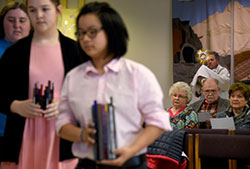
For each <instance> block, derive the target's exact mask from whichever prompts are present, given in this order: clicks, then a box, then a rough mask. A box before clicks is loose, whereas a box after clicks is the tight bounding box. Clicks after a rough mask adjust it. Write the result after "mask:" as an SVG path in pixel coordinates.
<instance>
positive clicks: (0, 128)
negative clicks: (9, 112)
mask: <svg viewBox="0 0 250 169" xmlns="http://www.w3.org/2000/svg"><path fill="white" fill-rule="evenodd" d="M6 119H7V116H6V115H5V114H3V113H1V112H0V136H3V135H4V131H5V126H6Z"/></svg>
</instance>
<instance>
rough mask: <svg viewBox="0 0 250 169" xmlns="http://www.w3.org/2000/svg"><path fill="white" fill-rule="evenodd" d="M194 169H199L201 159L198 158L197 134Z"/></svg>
mask: <svg viewBox="0 0 250 169" xmlns="http://www.w3.org/2000/svg"><path fill="white" fill-rule="evenodd" d="M195 169H201V159H200V157H199V134H195Z"/></svg>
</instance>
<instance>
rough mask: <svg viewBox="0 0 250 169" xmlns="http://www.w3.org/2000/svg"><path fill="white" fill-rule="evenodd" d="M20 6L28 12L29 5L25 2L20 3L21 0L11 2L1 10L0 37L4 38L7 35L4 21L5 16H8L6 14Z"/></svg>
mask: <svg viewBox="0 0 250 169" xmlns="http://www.w3.org/2000/svg"><path fill="white" fill-rule="evenodd" d="M18 8H20V9H21V10H23V11H24V12H25V13H26V14H27V7H26V6H25V5H24V4H23V3H20V2H10V3H8V4H7V5H6V6H4V7H3V9H2V10H1V13H0V38H4V36H5V33H4V25H3V22H4V18H5V16H6V14H7V13H8V12H9V11H10V10H12V9H18ZM27 15H28V14H27Z"/></svg>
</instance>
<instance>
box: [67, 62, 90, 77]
mask: <svg viewBox="0 0 250 169" xmlns="http://www.w3.org/2000/svg"><path fill="white" fill-rule="evenodd" d="M87 63H88V62H84V63H82V64H80V65H78V66H76V67H74V68H73V69H71V70H70V71H69V72H68V73H67V75H68V76H75V75H78V74H83V73H84V71H85V69H86V66H87Z"/></svg>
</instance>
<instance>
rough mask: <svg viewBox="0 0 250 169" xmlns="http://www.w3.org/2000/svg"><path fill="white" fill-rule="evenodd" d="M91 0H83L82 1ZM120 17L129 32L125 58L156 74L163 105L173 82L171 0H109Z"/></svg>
mask: <svg viewBox="0 0 250 169" xmlns="http://www.w3.org/2000/svg"><path fill="white" fill-rule="evenodd" d="M91 1H94V0H85V3H88V2H91ZM107 2H109V3H110V4H111V5H112V6H113V7H114V8H115V9H116V10H117V11H118V12H119V13H120V15H121V16H122V18H123V19H124V21H125V23H126V26H127V28H128V31H129V35H130V40H129V50H128V53H127V54H126V56H125V57H127V58H130V59H132V60H135V61H138V62H140V63H142V64H144V65H146V66H147V67H148V68H150V69H151V70H152V71H153V72H154V73H155V75H156V77H157V79H158V81H159V83H160V85H161V87H162V90H163V92H164V96H165V99H164V105H165V107H169V106H170V105H171V103H170V98H169V97H168V90H169V87H170V86H171V85H172V83H173V64H172V63H173V58H172V19H171V18H172V11H171V9H172V4H171V1H170V0H157V1H152V0H108V1H107Z"/></svg>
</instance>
